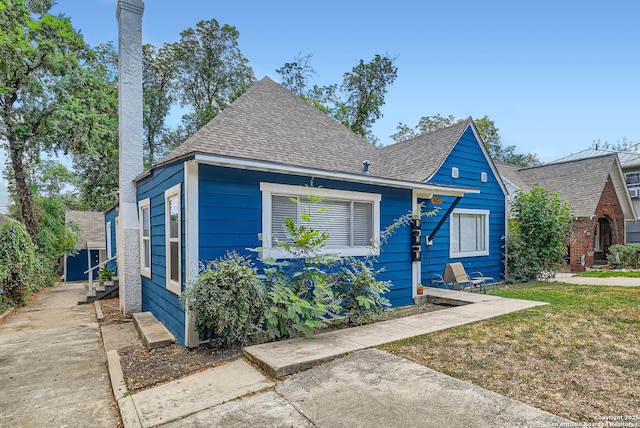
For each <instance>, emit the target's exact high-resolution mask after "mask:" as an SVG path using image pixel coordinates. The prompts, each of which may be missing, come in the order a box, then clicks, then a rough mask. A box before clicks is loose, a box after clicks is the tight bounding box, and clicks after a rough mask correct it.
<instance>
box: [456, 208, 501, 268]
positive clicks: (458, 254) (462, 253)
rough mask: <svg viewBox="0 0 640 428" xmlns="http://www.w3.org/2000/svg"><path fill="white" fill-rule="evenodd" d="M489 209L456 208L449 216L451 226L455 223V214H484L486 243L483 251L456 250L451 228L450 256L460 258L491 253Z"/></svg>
mask: <svg viewBox="0 0 640 428" xmlns="http://www.w3.org/2000/svg"><path fill="white" fill-rule="evenodd" d="M490 213H491V211H489V210H474V209H466V208H456V209H454V210H453V212H452V213H451V215H450V216H449V227H451V225H452V224H453V216H454V215H455V214H473V215H484V221H485V223H484V244H485V249H484V250H483V251H454V246H453V231H452V230H449V257H450V258H452V259H458V258H462V257H479V256H488V255H489V214H490Z"/></svg>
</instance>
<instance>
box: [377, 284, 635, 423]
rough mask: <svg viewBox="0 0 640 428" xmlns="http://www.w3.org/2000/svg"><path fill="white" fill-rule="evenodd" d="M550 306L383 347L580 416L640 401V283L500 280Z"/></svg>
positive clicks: (623, 410) (629, 407)
mask: <svg viewBox="0 0 640 428" xmlns="http://www.w3.org/2000/svg"><path fill="white" fill-rule="evenodd" d="M492 294H496V295H499V296H501V297H506V298H516V299H527V300H537V301H543V302H548V303H550V304H549V305H546V306H540V307H537V308H533V309H529V310H526V311H520V312H514V313H511V314H507V315H503V316H499V317H495V318H492V319H489V320H486V321H482V322H479V323H474V324H469V325H465V326H461V327H457V328H454V329H450V330H445V331H441V332H436V333H433V334H429V335H425V336H420V337H414V338H411V339H407V340H404V341H400V342H396V343H393V344H389V345H384V346H381V347H380V348H381V349H383V350H385V351H388V352H391V353H394V354H396V355H399V356H401V357H403V358H407V359H409V360H412V361H415V362H417V363H419V364H423V365H426V366H428V367H431V368H433V369H435V370H438V371H440V372H443V373H446V374H448V375H450V376H453V377H456V378H459V379H462V380H465V381H468V382H471V383H474V384H476V385H479V386H481V387H484V388H487V389H490V390H492V391H495V392H497V393H499V394H503V395H506V396H509V397H511V398H514V399H516V400H519V401H523V402H525V403H528V404H530V405H532V406H534V407H538V408H542V409H544V410H546V411H549V412H551V413H554V414H557V415H560V416H562V417H565V418H569V419H572V420H575V421H583V422H593V421H596V420H598V419H597V418H598V417H600V416H607V415H618V414H619V415H625V414H637V409H638V408H640V387H639V386H638V385H640V340H638V339H639V338H640V287H607V286H586V285H570V284H561V283H530V284H523V285H515V286H513V285H512V286H503V287H501V288H498V290H496V291H495V292H494V293H492Z"/></svg>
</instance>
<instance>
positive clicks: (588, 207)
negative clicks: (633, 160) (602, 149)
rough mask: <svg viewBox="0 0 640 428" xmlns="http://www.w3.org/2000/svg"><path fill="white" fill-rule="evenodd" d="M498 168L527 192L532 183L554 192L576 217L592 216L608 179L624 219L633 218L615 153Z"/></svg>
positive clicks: (499, 166) (503, 165)
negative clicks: (571, 208) (523, 166)
mask: <svg viewBox="0 0 640 428" xmlns="http://www.w3.org/2000/svg"><path fill="white" fill-rule="evenodd" d="M497 166H498V170H499V171H500V174H502V175H503V176H504V177H505V178H506V179H508V180H509V181H511V182H512V183H514V184H516V185H517V186H519V187H520V188H521V189H523V190H525V191H530V190H531V189H532V188H533V184H534V183H535V184H538V185H539V186H542V187H544V188H545V189H548V190H551V191H553V192H556V193H557V194H558V197H559V198H560V199H561V200H563V201H566V202H569V203H570V204H571V205H572V207H573V211H574V215H575V216H576V217H590V216H592V215H594V213H595V211H596V208H597V206H598V203H599V201H600V197H601V196H602V191H603V190H604V186H605V184H606V182H607V178H608V177H609V176H611V178H612V181H613V185H614V187H615V189H616V192H617V193H618V198H619V199H620V203H621V205H622V208H623V211H624V212H625V217H628V216H629V217H628V218H630V219H631V218H634V217H635V213H633V208H632V205H631V200H630V198H629V196H628V194H627V192H626V186H625V184H624V180H623V179H622V174H621V169H620V162H619V161H618V158H617V156H616V155H615V153H614V154H607V155H604V156H597V157H592V158H584V159H576V160H571V161H567V162H555V163H550V164H545V165H541V166H535V167H530V168H518V167H514V166H512V165H511V166H510V165H505V164H498V165H497ZM630 210H631V211H630Z"/></svg>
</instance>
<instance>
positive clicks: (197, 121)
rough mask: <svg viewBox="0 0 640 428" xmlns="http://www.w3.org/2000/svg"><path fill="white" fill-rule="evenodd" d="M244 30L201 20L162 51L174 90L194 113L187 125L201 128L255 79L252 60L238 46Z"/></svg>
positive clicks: (188, 127)
mask: <svg viewBox="0 0 640 428" xmlns="http://www.w3.org/2000/svg"><path fill="white" fill-rule="evenodd" d="M239 35H240V33H239V32H238V30H236V28H235V27H232V26H230V25H227V24H225V25H223V26H220V24H218V21H216V20H215V19H211V20H209V21H200V22H198V23H197V24H196V28H195V29H194V28H189V29H186V30H184V31H183V32H181V33H180V41H178V42H176V43H171V44H167V45H164V46H163V47H162V49H161V50H160V52H159V59H161V61H160V64H159V65H160V66H161V68H162V69H163V70H164V71H166V72H167V73H169V75H171V76H173V78H172V85H171V86H172V93H173V94H175V97H176V98H177V100H179V102H180V105H181V106H182V107H185V106H186V107H190V108H192V109H193V112H192V113H190V114H187V115H185V116H184V117H183V127H184V128H185V129H187V130H188V132H189V133H190V132H192V131H194V130H197V129H200V128H201V127H202V126H204V125H205V124H206V123H207V122H209V121H210V120H211V119H213V118H214V117H215V116H216V115H217V114H218V113H219V112H220V111H221V110H222V109H224V108H225V107H227V105H228V104H229V103H230V102H231V100H232V99H233V98H234V97H237V96H238V91H239V89H241V88H248V87H250V86H251V85H252V84H253V83H254V82H255V77H254V75H253V70H252V69H251V67H250V66H249V60H248V59H247V58H245V57H244V56H243V55H242V53H241V52H240V49H239V48H238V37H239Z"/></svg>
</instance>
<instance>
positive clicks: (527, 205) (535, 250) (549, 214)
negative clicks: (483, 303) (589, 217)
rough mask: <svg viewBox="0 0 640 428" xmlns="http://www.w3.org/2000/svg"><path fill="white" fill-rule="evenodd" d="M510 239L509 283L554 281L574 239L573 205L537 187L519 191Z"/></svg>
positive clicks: (510, 222)
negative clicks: (553, 278)
mask: <svg viewBox="0 0 640 428" xmlns="http://www.w3.org/2000/svg"><path fill="white" fill-rule="evenodd" d="M511 214H513V215H514V216H515V218H513V219H511V220H510V221H509V233H508V238H507V251H508V255H507V278H506V280H507V282H524V281H530V280H533V279H547V278H549V277H552V276H553V275H554V274H555V272H556V271H557V270H558V268H559V267H560V265H561V264H562V262H563V260H564V257H565V255H566V254H567V247H568V245H569V241H570V237H571V222H572V215H571V205H570V204H568V203H567V202H563V201H561V200H560V198H559V197H558V194H557V193H555V192H552V191H550V190H547V189H545V188H543V187H540V186H538V185H536V184H534V185H533V189H532V190H531V191H530V192H523V191H522V190H518V191H517V194H516V198H515V199H514V201H513V205H512V206H511Z"/></svg>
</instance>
